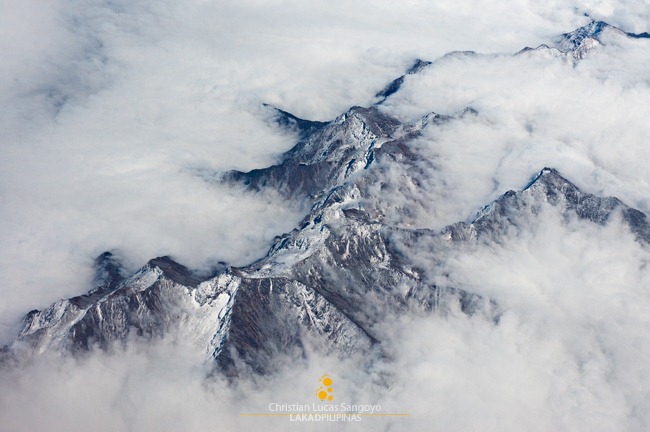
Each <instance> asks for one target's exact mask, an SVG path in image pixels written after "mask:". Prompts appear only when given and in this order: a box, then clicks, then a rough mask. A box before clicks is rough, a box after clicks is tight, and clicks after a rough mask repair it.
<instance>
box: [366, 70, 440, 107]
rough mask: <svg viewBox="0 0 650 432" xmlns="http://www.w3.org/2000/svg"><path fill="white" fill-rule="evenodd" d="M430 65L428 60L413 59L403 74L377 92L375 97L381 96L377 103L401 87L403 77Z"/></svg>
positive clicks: (379, 103) (380, 102)
mask: <svg viewBox="0 0 650 432" xmlns="http://www.w3.org/2000/svg"><path fill="white" fill-rule="evenodd" d="M430 65H431V62H430V61H426V60H421V59H415V62H413V64H412V65H411V66H410V67H409V68H408V69H407V70H406V73H405V74H404V75H402V76H400V77H398V78H396V79H394V80H393V81H391V82H390V83H389V84H388V85H387V86H386V87H384V88H383V89H382V90H381V91H379V92H377V94H376V95H375V97H377V98H381V100H380V101H379V102H377V105H381V104H382V103H383V102H384V101H385V100H386V99H388V97H389V96H391V95H392V94H394V93H397V92H398V91H399V89H400V88H401V87H402V84H404V79H406V76H407V75H415V74H417V73H419V72H420V71H421V70H423V69H425V68H426V67H428V66H430Z"/></svg>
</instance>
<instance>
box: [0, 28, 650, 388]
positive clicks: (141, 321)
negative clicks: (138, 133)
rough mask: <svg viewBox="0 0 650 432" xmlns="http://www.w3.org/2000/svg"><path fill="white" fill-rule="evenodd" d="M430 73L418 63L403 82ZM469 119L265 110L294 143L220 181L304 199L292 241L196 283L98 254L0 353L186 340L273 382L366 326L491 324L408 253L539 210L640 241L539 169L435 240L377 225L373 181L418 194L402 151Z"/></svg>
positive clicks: (598, 204) (473, 235)
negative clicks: (83, 276) (311, 350)
mask: <svg viewBox="0 0 650 432" xmlns="http://www.w3.org/2000/svg"><path fill="white" fill-rule="evenodd" d="M592 27H593V28H590V29H587V30H584V31H583V30H581V29H579V30H578V31H576V32H578V33H576V32H574V33H575V34H573V35H572V36H567V35H565V37H566V38H567V41H569V42H570V43H572V44H574V45H575V46H578V45H580V44H581V43H582V41H584V40H585V38H587V37H591V36H593V35H594V34H599V32H601V31H603V26H602V25H601V26H600V27H599V26H598V25H594V26H592ZM581 38H582V39H581ZM576 44H577V45H576ZM429 64H430V63H429V62H424V61H420V60H418V61H417V62H416V63H415V64H414V65H413V67H412V68H410V69H409V71H407V74H413V73H417V72H419V71H420V70H422V69H423V68H425V67H427V66H428V65H429ZM402 82H403V77H400V78H398V79H397V80H395V81H393V82H392V83H391V84H389V86H387V87H386V89H384V90H383V91H382V92H380V93H379V94H378V96H380V97H384V98H386V97H389V96H390V95H391V94H393V93H394V92H396V91H398V90H399V87H400V86H401V84H402ZM476 115H478V113H477V112H476V111H475V110H473V109H471V108H468V109H466V110H464V111H462V112H460V113H458V114H457V115H454V116H444V115H437V114H433V113H431V114H428V115H425V116H423V117H422V118H421V119H420V120H419V121H418V122H416V123H415V124H405V123H402V122H401V121H399V120H398V119H396V118H393V117H391V116H389V115H387V114H385V113H383V112H382V110H381V108H380V107H379V106H373V107H370V108H361V107H353V108H351V109H350V110H349V111H348V112H346V113H344V114H342V115H341V116H339V117H338V118H336V119H335V120H332V121H331V122H312V121H308V120H302V119H299V118H297V117H295V116H293V115H291V114H289V113H287V112H284V111H280V110H277V122H278V124H279V125H281V126H282V127H285V128H289V129H291V130H293V131H294V132H295V133H296V135H297V137H298V141H297V143H296V145H295V146H294V147H293V148H292V149H291V150H289V151H288V152H287V153H286V154H285V155H284V156H283V158H282V161H281V163H279V164H277V165H274V166H271V167H269V168H265V169H260V170H254V171H250V172H247V173H243V172H229V173H226V174H225V175H223V178H222V180H223V181H224V182H229V183H236V184H243V185H245V186H246V187H248V188H250V189H252V190H256V189H262V188H267V187H270V188H274V189H277V190H279V191H281V192H282V193H283V194H284V195H285V196H286V197H287V198H288V199H291V198H294V197H301V198H303V199H309V200H310V202H311V204H312V206H311V211H310V212H309V213H308V214H307V215H306V217H305V218H304V219H303V221H302V222H301V223H300V224H299V225H298V227H296V229H294V230H293V231H292V232H290V233H287V234H285V235H283V236H281V237H278V238H277V239H276V241H275V243H274V244H273V245H272V247H271V248H270V250H269V252H268V254H267V255H266V256H265V257H263V258H262V259H260V260H258V261H256V262H254V263H252V264H250V265H248V266H246V267H242V268H225V269H222V270H221V271H219V272H217V273H216V274H213V275H211V276H209V277H205V276H198V275H197V274H196V273H194V272H192V271H191V270H189V269H187V268H186V267H184V266H183V265H181V264H179V263H177V262H175V261H174V260H173V259H171V258H169V257H160V258H155V259H152V260H151V261H149V263H147V264H146V265H145V266H143V267H142V268H141V269H140V270H139V271H138V272H136V273H135V274H133V275H126V274H124V270H123V269H122V267H121V266H120V263H119V260H118V258H117V257H116V256H115V255H113V254H112V253H110V252H107V253H104V254H102V255H100V256H99V257H98V258H97V260H96V262H95V265H96V272H97V277H96V279H95V282H94V288H93V289H92V290H90V291H89V292H88V293H87V294H85V295H81V296H78V297H74V298H71V299H69V300H61V301H59V302H56V303H54V304H53V305H52V306H50V307H48V308H46V309H45V310H42V311H32V312H30V313H28V314H27V316H26V317H25V320H24V328H23V330H22V331H21V333H20V334H19V336H18V338H17V340H16V342H15V343H14V344H13V345H12V346H11V347H5V348H4V349H3V350H2V351H1V352H0V355H2V356H4V357H7V356H9V355H16V356H19V357H20V356H29V355H33V354H34V353H39V352H43V351H46V350H50V351H58V352H72V353H82V352H85V351H87V350H90V349H92V348H95V347H98V348H100V349H107V348H109V347H110V346H111V345H112V344H114V343H126V342H127V341H128V340H130V339H134V338H135V339H144V340H150V339H158V338H161V337H164V336H166V335H169V334H172V335H175V336H176V337H181V338H184V339H187V340H191V341H193V343H194V345H195V346H196V347H197V349H198V350H200V351H201V352H203V353H204V354H205V358H206V359H208V360H210V361H212V360H214V361H215V364H216V365H217V367H218V368H219V369H220V370H222V371H224V372H225V373H227V374H229V375H232V376H236V375H238V374H240V373H251V372H252V373H256V374H266V373H272V372H273V371H274V370H275V369H276V368H277V367H278V365H279V364H281V363H282V359H283V358H287V357H289V358H300V357H301V356H305V355H306V348H307V346H308V345H311V346H315V347H317V348H318V349H321V350H325V351H327V352H336V353H339V354H340V355H341V356H350V355H354V354H355V353H363V354H373V353H374V354H376V355H381V351H382V347H381V344H382V335H381V332H378V331H377V326H378V324H380V323H382V322H383V321H384V320H385V319H387V317H390V316H395V315H399V314H404V313H414V314H424V313H441V314H445V313H447V312H448V311H450V310H452V309H453V310H459V311H461V313H465V314H479V313H480V314H483V315H484V316H485V317H486V319H490V320H493V321H494V322H497V321H498V318H499V314H500V310H499V306H498V304H497V303H496V302H495V301H493V300H491V299H486V298H482V297H480V296H478V295H476V294H473V293H471V292H468V291H464V290H461V289H458V288H457V287H453V286H440V285H437V284H436V283H434V282H432V281H430V280H429V279H428V278H427V277H426V275H425V273H426V272H425V269H424V268H419V267H418V265H416V264H414V263H413V262H411V260H410V259H409V256H410V255H409V253H410V254H417V253H418V251H419V250H420V249H419V248H425V247H426V249H427V250H428V251H434V252H435V253H437V254H438V255H436V256H435V257H434V258H433V259H434V260H444V254H445V250H448V249H449V248H454V247H456V246H457V245H463V244H466V243H468V242H475V241H477V240H482V239H499V238H502V237H503V236H504V235H506V234H507V231H508V230H509V229H511V228H512V227H516V226H517V225H518V224H520V223H521V221H522V220H530V219H531V218H535V217H536V215H537V214H538V213H539V212H540V211H541V210H542V209H543V208H545V207H552V208H554V209H557V210H559V211H560V212H561V214H562V215H564V216H565V217H567V218H569V217H577V218H578V219H579V220H581V221H583V222H584V223H595V224H605V223H607V221H608V220H610V218H611V217H612V216H613V215H614V214H617V213H618V214H620V215H621V217H622V220H623V221H624V222H625V223H627V225H628V226H629V228H630V230H631V231H632V232H633V233H634V234H635V235H636V237H637V238H638V240H639V241H641V242H645V243H650V226H649V224H648V221H647V217H646V215H645V214H643V213H641V212H640V211H638V210H635V209H632V208H629V207H627V206H626V205H625V204H623V203H622V202H621V201H619V200H618V199H616V198H611V197H604V198H603V197H597V196H595V195H592V194H588V193H585V192H582V191H580V190H579V189H578V188H577V187H576V186H575V185H573V184H572V183H571V182H570V181H568V180H567V179H565V178H564V177H562V176H561V175H560V173H558V172H557V171H556V170H554V169H552V168H544V169H543V170H542V171H541V172H540V173H539V174H538V175H536V176H535V178H534V179H533V180H532V181H531V183H530V184H528V185H527V186H525V187H523V188H522V190H520V191H517V192H515V191H508V192H506V193H504V194H503V195H502V196H501V197H499V198H498V199H497V200H495V201H494V202H493V203H491V204H490V205H488V206H486V207H484V208H483V209H482V210H481V211H480V212H479V214H478V215H477V217H476V218H475V219H474V220H473V221H471V222H469V223H468V222H459V223H456V224H453V225H450V226H448V227H447V228H445V229H443V230H442V231H440V232H434V231H431V230H427V229H407V228H404V227H399V226H396V225H394V224H391V223H389V222H387V221H386V220H385V218H384V217H383V210H382V205H383V202H384V201H381V200H380V197H379V196H377V195H378V194H377V191H378V190H379V194H381V193H402V192H401V189H400V188H401V187H402V186H401V185H400V184H399V182H397V184H395V183H394V182H393V183H390V182H389V181H388V180H387V179H386V176H387V174H386V170H387V169H390V168H394V167H399V170H400V172H401V173H406V174H405V176H407V179H408V181H409V182H410V183H411V184H412V185H413V186H414V187H419V185H420V184H421V182H423V181H424V180H425V179H424V177H425V176H426V173H425V172H424V171H423V170H422V167H423V166H426V165H427V164H430V161H427V160H426V159H425V158H424V157H423V156H421V155H420V154H419V153H418V151H417V149H416V148H415V147H414V146H412V145H411V144H412V141H413V140H414V139H416V138H417V137H418V136H420V134H421V133H422V131H423V130H424V129H425V128H435V127H439V126H440V125H443V124H445V123H447V122H451V121H457V120H458V119H460V118H464V117H466V116H476ZM407 198H408V197H407ZM406 201H408V200H406ZM405 211H407V210H405ZM406 250H408V251H409V253H405V251H406ZM127 276H128V277H127Z"/></svg>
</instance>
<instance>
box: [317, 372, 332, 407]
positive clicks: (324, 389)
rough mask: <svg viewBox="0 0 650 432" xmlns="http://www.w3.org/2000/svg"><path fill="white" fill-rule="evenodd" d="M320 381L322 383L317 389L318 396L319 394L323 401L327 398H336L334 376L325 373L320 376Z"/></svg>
mask: <svg viewBox="0 0 650 432" xmlns="http://www.w3.org/2000/svg"><path fill="white" fill-rule="evenodd" d="M319 381H320V383H321V384H322V385H321V386H320V387H318V389H316V396H318V399H320V400H322V401H324V400H325V399H327V400H329V401H331V400H334V396H333V395H332V382H333V381H332V378H330V377H329V376H328V375H327V374H325V375H323V376H322V377H320V380H319Z"/></svg>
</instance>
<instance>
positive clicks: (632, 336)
mask: <svg viewBox="0 0 650 432" xmlns="http://www.w3.org/2000/svg"><path fill="white" fill-rule="evenodd" d="M4 9H5V12H6V13H3V14H1V15H2V17H0V29H1V30H0V44H1V47H2V50H1V51H2V52H3V61H2V66H0V67H1V68H2V74H0V104H1V106H0V112H2V114H0V130H1V131H2V132H0V140H1V141H0V145H1V146H2V155H3V156H2V158H0V221H1V222H0V240H1V241H2V244H3V246H4V247H3V248H2V251H0V343H2V342H7V341H9V340H11V338H13V337H14V335H15V329H16V326H17V325H18V320H19V318H20V317H21V316H22V315H23V314H24V313H25V312H26V311H27V310H29V309H32V308H40V307H44V306H46V305H47V304H49V303H51V302H53V301H55V300H57V299H59V298H62V297H68V296H71V295H76V294H80V293H82V292H84V291H85V290H86V288H87V287H88V282H89V280H90V278H91V275H90V273H89V271H90V270H89V267H90V266H89V264H90V262H91V261H92V259H93V258H94V257H95V256H96V255H98V254H99V253H101V252H103V251H104V250H108V249H119V250H120V251H121V254H122V255H124V256H125V257H127V259H128V262H129V265H130V266H132V267H133V268H134V267H137V266H139V265H141V264H143V263H144V262H146V261H147V260H148V259H149V258H152V257H154V256H159V255H165V254H170V255H173V256H174V257H176V258H177V259H178V260H179V261H181V262H183V263H184V264H186V265H189V266H192V267H196V268H206V267H209V266H210V265H211V263H214V262H216V261H226V262H228V263H231V264H246V263H248V262H250V261H252V260H254V259H255V258H257V257H259V256H261V255H263V254H264V253H265V250H266V248H267V247H268V245H269V243H270V241H271V239H272V238H273V236H274V235H277V234H280V233H283V232H286V231H289V230H291V229H292V228H293V227H294V225H295V224H296V223H297V221H298V220H299V219H300V217H301V216H302V213H303V211H304V208H302V207H301V203H287V202H284V201H282V200H281V199H280V198H279V197H277V196H275V195H273V193H272V192H266V193H264V194H258V195H251V194H247V193H244V192H243V191H241V190H234V189H226V188H224V187H220V186H217V185H214V184H212V183H210V182H206V181H205V178H204V176H202V174H201V173H204V172H206V171H210V172H214V171H224V170H228V169H239V170H246V169H252V168H258V167H263V166H266V165H269V164H271V163H273V162H274V161H275V160H276V159H277V157H278V155H279V154H280V153H281V152H282V151H285V150H287V149H288V148H290V147H291V145H292V144H293V140H294V138H295V137H293V136H290V135H288V134H286V133H285V132H283V131H281V130H279V129H277V128H276V127H275V126H273V124H272V122H271V121H270V112H269V111H268V110H267V109H265V108H263V106H262V103H270V104H273V105H275V106H278V107H280V108H282V109H285V110H287V111H290V112H292V113H294V114H296V115H298V116H300V117H304V118H309V119H314V120H328V119H331V118H334V117H335V116H336V115H338V114H340V113H341V112H343V111H345V110H346V109H347V108H348V107H349V106H352V105H369V104H371V103H373V102H375V99H374V95H375V93H376V92H377V91H378V90H380V89H381V88H383V86H384V85H385V84H386V83H387V82H388V81H390V80H391V79H393V78H395V77H396V76H399V75H400V74H402V73H403V71H404V70H405V69H406V68H407V67H408V65H409V64H410V63H411V62H412V61H413V59H415V58H424V59H427V60H436V59H439V58H440V57H441V56H443V55H445V54H446V53H448V52H451V51H463V50H473V51H476V52H477V53H478V54H477V55H464V54H457V55H451V56H447V57H444V58H442V59H440V60H438V61H436V62H435V63H434V65H432V66H431V67H430V68H427V69H426V70H425V71H423V72H422V73H421V74H418V75H417V76H410V77H408V78H407V80H406V82H405V85H404V87H403V89H402V90H401V91H400V92H399V93H397V94H395V95H394V96H393V97H391V98H390V99H389V100H388V101H387V102H386V103H385V108H384V109H385V110H387V112H389V113H391V114H393V115H395V116H398V117H400V118H408V119H414V118H418V117H419V116H421V115H424V114H426V113H428V112H431V111H435V112H439V113H443V114H451V113H454V112H457V111H459V110H462V109H463V108H465V107H466V106H472V107H474V108H475V109H477V110H478V112H479V115H478V116H477V117H475V118H468V119H465V120H462V121H458V122H453V123H449V124H448V125H445V126H443V127H441V128H435V129H430V130H428V131H427V132H426V134H425V135H424V136H423V137H422V138H420V139H419V141H418V142H417V143H415V144H414V145H415V146H416V147H417V149H418V151H420V152H422V153H425V154H427V155H429V159H430V160H431V165H430V166H428V167H427V168H426V169H427V171H426V172H427V173H429V177H428V179H427V182H426V183H425V187H423V188H422V189H421V190H418V191H416V192H415V193H416V194H417V196H416V197H415V198H414V199H417V200H418V201H419V202H420V203H421V204H420V205H421V211H420V212H419V213H418V214H417V217H416V218H415V219H414V220H412V221H410V222H411V223H412V224H413V225H417V226H421V227H429V228H433V229H439V228H441V227H443V226H445V225H447V224H449V223H452V222H456V221H458V220H467V219H471V217H472V215H473V214H474V212H475V211H476V210H478V209H480V208H481V206H483V205H484V204H486V203H488V202H490V201H491V200H492V199H494V198H496V197H497V196H498V195H500V194H501V193H503V192H505V191H506V190H508V189H518V188H521V187H522V186H523V185H525V184H526V182H527V180H528V179H529V177H530V175H531V174H532V173H534V172H536V171H538V170H539V169H540V168H541V167H543V166H549V165H552V166H554V167H556V168H558V169H559V170H560V171H562V172H563V173H566V174H567V175H568V174H569V173H570V177H571V179H572V180H573V181H575V183H576V184H577V185H578V186H579V187H581V188H582V189H584V190H586V191H589V192H592V193H597V194H600V195H615V196H618V197H619V198H620V199H622V200H623V201H625V202H626V203H627V204H629V205H631V206H633V207H636V208H639V209H641V210H642V211H645V212H646V213H647V212H648V211H649V210H650V201H648V199H649V198H648V197H650V186H648V185H649V184H650V178H649V175H650V174H648V172H647V170H646V169H645V167H646V165H647V163H646V162H647V161H648V160H650V154H648V147H647V145H645V142H646V140H647V137H648V136H650V130H648V128H649V127H650V126H648V122H647V121H646V120H647V116H648V108H647V100H649V98H648V96H649V94H648V91H649V90H648V89H649V87H648V85H649V82H648V79H647V76H648V66H647V65H648V64H650V63H649V62H648V52H650V50H649V49H648V48H649V47H648V41H647V40H622V39H616V40H609V41H607V44H606V45H604V46H602V47H599V49H598V50H596V51H594V52H592V53H591V54H590V55H589V57H588V58H586V59H585V60H584V61H582V62H580V63H577V64H574V63H573V62H571V61H566V60H563V59H560V58H552V57H548V56H545V55H543V54H534V53H533V54H525V55H519V56H512V55H511V54H512V53H515V52H517V51H519V50H520V49H521V48H523V47H524V46H533V47H534V46H537V45H539V44H541V43H550V42H552V40H553V38H555V37H556V36H557V35H558V34H561V33H563V32H566V31H569V30H572V29H574V28H576V27H579V26H581V25H584V24H586V23H587V22H588V21H589V18H587V17H585V16H584V14H588V15H589V17H591V18H593V19H603V20H605V21H608V22H609V23H610V24H613V25H617V26H620V27H621V28H624V29H625V30H626V31H633V32H643V31H647V30H648V28H646V27H645V26H646V25H647V23H648V22H650V9H648V6H647V5H646V4H645V3H644V2H642V1H637V2H634V1H587V2H543V3H542V2H533V1H523V0H522V1H516V2H508V3H507V4H506V3H503V2H478V1H460V2H459V1H453V2H452V1H443V2H435V4H433V3H431V2H418V1H412V2H402V3H401V4H400V5H395V4H392V3H389V2H372V3H371V2H365V1H361V2H355V3H354V4H349V2H318V1H314V2H298V1H283V2H280V1H274V2H257V1H245V2H207V1H196V2H191V3H187V2H174V1H162V2H146V1H143V2H135V3H133V2H119V1H118V2H108V1H106V2H104V1H75V2H73V3H69V2H56V1H53V2H48V3H46V4H43V3H42V2H36V1H24V2H20V4H16V5H11V6H5V8H4ZM399 175H400V173H395V176H396V178H399ZM648 258H649V257H648V251H647V250H646V249H645V248H644V247H641V246H640V245H639V244H638V243H636V242H635V241H634V240H633V239H632V237H631V235H629V233H627V232H626V231H625V229H624V228H623V227H622V225H621V224H620V223H619V222H617V221H612V222H611V223H610V224H608V225H607V226H605V227H596V226H587V227H585V226H583V225H580V224H578V223H576V222H573V223H569V224H568V225H566V224H564V223H563V222H561V221H560V220H559V218H558V216H557V215H556V214H554V213H553V212H552V211H549V212H548V213H547V214H544V215H543V217H541V218H540V222H539V223H537V224H533V225H531V226H530V227H528V230H524V231H522V232H520V233H518V234H517V235H516V236H514V237H513V238H510V239H508V241H506V242H505V243H504V244H501V245H491V244H488V245H483V246H482V247H480V248H476V249H474V250H464V251H463V253H462V254H459V255H458V256H451V257H449V258H448V259H447V260H446V261H445V266H446V267H444V268H439V267H435V266H434V265H433V264H431V268H430V272H431V274H432V275H433V276H434V277H435V276H438V277H442V276H441V275H451V276H445V277H449V278H451V279H450V282H452V283H454V284H456V285H458V286H461V287H466V288H468V289H470V290H471V291H473V292H477V293H479V294H482V295H485V296H489V297H490V298H494V299H495V300H496V301H498V302H499V303H500V304H502V305H503V306H504V307H505V312H504V315H503V317H502V319H501V322H500V323H499V325H498V326H495V325H493V324H491V323H486V322H485V321H484V320H481V319H479V318H467V317H465V316H463V315H461V314H458V315H454V314H452V315H450V316H448V317H404V318H402V319H398V320H392V321H388V322H387V324H386V328H385V329H382V331H383V334H384V335H385V337H386V340H387V341H389V342H388V343H387V346H389V347H391V349H392V352H391V353H390V354H391V356H390V357H389V358H388V359H386V360H384V361H382V362H379V363H375V364H372V365H370V366H368V365H367V364H365V363H362V362H360V363H355V362H356V361H357V360H355V359H353V360H351V361H350V362H347V363H340V362H339V361H338V360H335V359H331V358H328V357H326V356H323V355H321V354H318V352H317V351H315V352H314V354H313V355H312V356H311V357H310V358H309V359H307V360H305V361H298V362H297V363H296V364H289V365H286V369H285V372H284V373H280V374H278V375H277V376H274V377H270V378H268V381H267V382H264V381H263V380H261V379H260V380H256V379H254V378H250V380H249V379H245V380H242V382H240V383H239V384H237V385H235V386H232V385H228V384H226V382H225V381H223V380H221V378H219V377H212V378H211V379H207V380H206V374H208V370H206V366H205V365H203V364H202V363H201V362H200V361H199V360H198V357H195V356H194V354H193V353H192V352H191V350H188V349H186V348H187V347H185V346H184V345H183V344H182V343H181V342H180V341H175V340H169V341H167V342H165V343H162V344H160V346H155V347H141V346H139V345H138V344H134V346H132V347H130V348H129V349H128V350H127V351H126V352H122V351H116V352H115V353H112V354H110V355H106V354H104V353H96V354H93V355H91V356H90V357H88V358H86V359H82V360H72V359H47V360H48V361H46V360H45V359H43V360H38V361H36V363H34V364H31V365H28V366H26V367H25V368H24V369H19V370H14V371H10V372H4V373H3V374H2V375H1V379H2V382H3V386H2V387H3V388H11V389H12V390H11V391H8V392H2V395H0V422H1V423H2V424H4V425H8V427H9V428H10V429H12V430H34V429H37V428H42V427H45V426H47V427H49V428H50V429H52V430H72V429H79V428H83V427H86V428H92V429H93V430H102V429H104V430H150V429H153V428H156V429H160V430H179V429H181V430H185V429H191V430H212V429H214V428H215V425H219V427H220V428H222V429H224V430H246V429H249V428H251V425H253V426H255V425H260V426H261V425H266V426H269V424H270V423H268V422H267V421H262V420H257V419H244V418H241V417H240V416H239V414H240V413H242V412H247V411H251V410H262V409H264V407H265V406H266V404H268V403H269V402H270V401H275V400H278V401H286V402H292V401H294V400H295V399H296V398H297V397H300V398H302V397H303V396H302V394H303V392H307V391H309V392H311V391H312V387H313V386H314V377H316V378H317V377H319V376H320V375H321V374H322V373H324V372H329V373H330V374H332V375H333V376H335V377H337V382H340V384H339V385H338V387H337V388H336V390H337V392H339V393H338V394H341V395H346V397H349V398H350V399H351V401H358V402H360V403H381V404H383V405H384V406H386V407H387V409H388V408H391V409H394V410H401V411H406V412H410V413H411V414H412V416H411V417H410V418H409V419H394V420H390V419H366V420H364V421H363V422H362V423H360V424H347V425H345V427H347V428H348V429H349V430H367V429H368V428H377V429H379V430H402V429H403V428H404V425H405V424H406V425H408V427H412V428H414V429H415V430H430V429H431V428H435V429H440V430H468V429H469V430H471V429H478V428H480V429H482V430H485V429H486V430H504V429H505V430H522V429H526V430H540V431H541V430H576V429H587V428H588V429H592V430H603V431H614V430H616V431H618V430H646V429H647V428H648V424H649V423H650V419H649V418H648V416H647V414H646V412H648V403H649V402H648V397H647V394H646V392H645V389H647V388H649V387H650V382H649V381H650V374H649V373H648V369H647V367H646V366H644V365H645V363H646V362H645V359H647V358H648V354H650V353H649V352H648V347H649V346H650V344H649V343H648V342H650V341H648V340H647V337H646V336H644V335H646V334H648V330H649V324H650V323H648V320H647V318H646V317H645V315H646V314H645V311H647V310H648V306H650V305H649V304H648V302H649V300H650V299H649V297H648V294H647V292H646V291H647V290H645V289H644V287H647V286H648V282H649V280H648V273H647V268H648V266H647V263H648ZM298 394H300V395H301V396H297V395H298ZM62 395H65V396H62ZM305 397H307V396H305ZM375 420H377V421H376V422H375ZM273 421H274V422H275V421H276V420H275V419H273ZM283 421H284V420H279V421H278V422H275V423H272V424H270V426H269V427H272V428H276V429H277V430H282V429H284V428H285V427H286V424H285V423H283ZM372 422H375V423H372ZM340 426H341V425H340V424H338V425H336V427H337V428H339V427H340ZM290 427H293V425H291V426H290ZM328 427H329V425H322V424H317V425H300V426H299V427H298V426H296V427H295V429H296V430H298V429H300V430H310V428H311V430H323V429H327V428H328Z"/></svg>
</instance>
